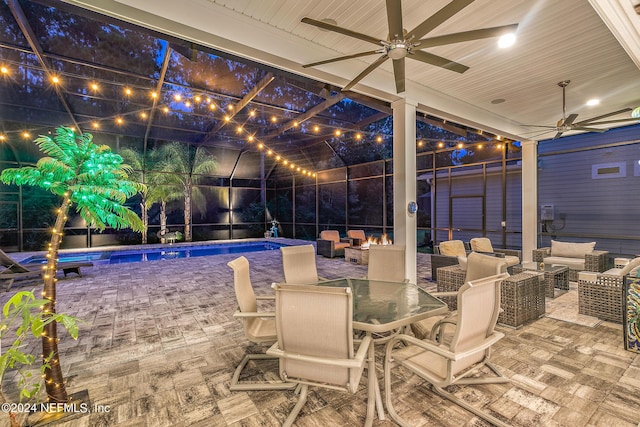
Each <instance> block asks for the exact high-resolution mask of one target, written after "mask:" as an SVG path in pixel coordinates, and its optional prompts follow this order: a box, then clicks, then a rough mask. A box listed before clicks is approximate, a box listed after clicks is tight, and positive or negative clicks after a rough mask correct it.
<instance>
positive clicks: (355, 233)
mask: <svg viewBox="0 0 640 427" xmlns="http://www.w3.org/2000/svg"><path fill="white" fill-rule="evenodd" d="M347 237H350V238H352V239H360V240H361V241H362V242H365V241H366V240H367V237H366V236H365V235H364V230H349V231H347Z"/></svg>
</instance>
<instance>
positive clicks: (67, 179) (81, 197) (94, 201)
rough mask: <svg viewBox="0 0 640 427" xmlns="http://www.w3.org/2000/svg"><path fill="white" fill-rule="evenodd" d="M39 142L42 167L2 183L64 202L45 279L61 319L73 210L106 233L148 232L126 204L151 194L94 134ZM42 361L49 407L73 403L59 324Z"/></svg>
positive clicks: (48, 336) (8, 174) (67, 133)
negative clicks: (62, 253) (59, 285)
mask: <svg viewBox="0 0 640 427" xmlns="http://www.w3.org/2000/svg"><path fill="white" fill-rule="evenodd" d="M34 142H35V143H36V144H37V145H38V147H39V148H40V151H42V152H43V153H45V154H46V155H47V156H46V157H43V158H41V159H40V160H38V162H37V164H36V166H24V167H21V168H9V169H5V170H4V171H2V174H0V181H2V182H4V183H5V184H16V185H33V186H38V187H42V188H45V189H47V190H49V191H50V192H52V193H53V194H55V195H57V196H60V197H62V204H61V205H60V207H59V208H58V210H57V211H56V212H57V216H56V222H55V225H54V226H53V229H52V230H51V233H52V234H51V242H50V243H49V253H48V254H47V265H46V266H45V267H44V274H43V277H44V292H43V293H42V295H43V297H44V299H46V300H48V301H49V302H48V303H47V304H45V305H44V306H43V308H42V310H43V314H44V316H45V318H46V317H47V316H52V315H54V314H55V313H56V281H57V279H56V271H57V270H58V250H59V248H60V243H61V242H62V235H63V233H62V230H63V229H64V226H65V224H66V222H67V214H68V212H69V209H70V208H71V207H72V206H73V205H75V207H76V211H77V212H78V213H79V214H80V216H81V217H82V218H83V219H84V220H85V221H86V223H87V225H89V226H92V227H95V228H97V229H99V230H101V231H102V230H104V229H105V228H106V227H107V226H110V227H113V228H115V229H121V228H131V229H133V230H134V231H144V226H143V224H142V221H141V220H140V218H139V217H138V216H137V215H136V214H135V212H133V211H132V210H130V209H129V208H127V207H126V206H124V203H125V202H126V200H127V199H128V198H129V197H131V196H133V195H135V194H136V193H138V192H143V191H145V186H144V185H143V184H140V183H137V182H133V181H130V180H129V174H130V173H131V172H132V169H131V167H130V166H129V165H126V164H124V163H123V160H122V157H120V156H119V155H117V154H115V153H112V152H111V149H110V148H109V147H108V146H106V145H100V146H99V145H96V144H94V143H93V136H92V135H91V134H89V133H83V134H79V135H78V134H76V133H75V132H74V130H73V129H70V128H67V127H59V128H58V129H56V134H55V136H54V137H53V138H52V137H50V136H46V135H41V136H40V137H38V138H36V140H35V141H34ZM42 355H43V358H46V359H48V360H49V364H48V366H46V367H45V371H44V375H45V377H44V378H45V387H46V390H47V395H48V397H49V402H52V403H57V402H68V401H69V396H68V395H67V390H66V387H65V385H64V378H63V376H62V368H61V367H60V358H59V354H58V333H57V322H50V323H48V324H47V325H46V326H45V329H44V332H43V334H42Z"/></svg>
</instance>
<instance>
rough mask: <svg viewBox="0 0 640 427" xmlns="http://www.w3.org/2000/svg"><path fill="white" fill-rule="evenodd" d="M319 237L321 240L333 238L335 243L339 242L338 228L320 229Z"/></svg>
mask: <svg viewBox="0 0 640 427" xmlns="http://www.w3.org/2000/svg"><path fill="white" fill-rule="evenodd" d="M320 238H321V239H322V240H333V241H334V242H336V243H339V242H340V233H338V230H322V231H321V232H320Z"/></svg>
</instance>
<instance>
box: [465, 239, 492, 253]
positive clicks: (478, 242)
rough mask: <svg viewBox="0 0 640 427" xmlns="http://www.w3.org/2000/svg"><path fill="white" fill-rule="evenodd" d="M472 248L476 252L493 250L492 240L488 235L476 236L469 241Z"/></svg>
mask: <svg viewBox="0 0 640 427" xmlns="http://www.w3.org/2000/svg"><path fill="white" fill-rule="evenodd" d="M469 243H470V244H471V250H472V251H476V252H493V245H492V244H491V240H489V239H488V238H486V237H474V238H473V239H471V240H470V241H469Z"/></svg>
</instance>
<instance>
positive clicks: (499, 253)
mask: <svg viewBox="0 0 640 427" xmlns="http://www.w3.org/2000/svg"><path fill="white" fill-rule="evenodd" d="M474 252H476V253H479V254H483V255H489V256H492V257H496V258H504V256H505V255H504V254H503V253H502V252H482V251H474Z"/></svg>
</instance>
